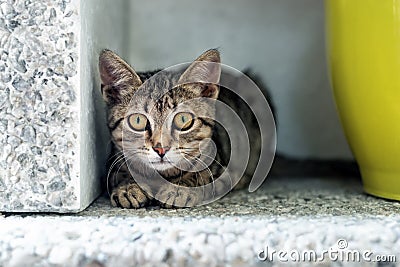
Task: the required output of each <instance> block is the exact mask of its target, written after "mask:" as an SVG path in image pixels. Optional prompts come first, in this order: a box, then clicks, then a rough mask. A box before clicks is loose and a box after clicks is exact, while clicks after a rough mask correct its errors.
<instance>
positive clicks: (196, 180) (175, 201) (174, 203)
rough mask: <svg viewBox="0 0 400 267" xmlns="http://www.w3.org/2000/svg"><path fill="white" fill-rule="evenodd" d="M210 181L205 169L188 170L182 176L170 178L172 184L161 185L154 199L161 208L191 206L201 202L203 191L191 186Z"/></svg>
mask: <svg viewBox="0 0 400 267" xmlns="http://www.w3.org/2000/svg"><path fill="white" fill-rule="evenodd" d="M210 181H211V177H210V175H209V174H208V173H207V172H206V171H202V172H188V173H186V174H185V175H183V176H182V177H179V178H176V179H173V180H171V181H170V182H171V183H172V184H168V185H165V186H163V187H161V188H160V190H159V191H158V193H157V195H156V199H157V200H158V201H159V203H160V206H161V207H163V208H174V207H180V208H183V207H193V206H196V205H198V204H200V203H201V202H202V200H203V199H204V192H203V191H201V190H193V189H191V188H193V187H198V186H202V185H205V184H208V183H209V182H210ZM174 185H179V186H181V187H182V188H177V187H176V186H174Z"/></svg>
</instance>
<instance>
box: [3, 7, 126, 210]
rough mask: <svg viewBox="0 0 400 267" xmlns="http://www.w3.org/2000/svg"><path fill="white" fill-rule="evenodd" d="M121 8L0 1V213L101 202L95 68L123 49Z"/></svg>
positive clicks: (102, 155) (103, 138)
mask: <svg viewBox="0 0 400 267" xmlns="http://www.w3.org/2000/svg"><path fill="white" fill-rule="evenodd" d="M125 5H126V1H123V0H116V1H109V0H96V1H94V0H85V1H81V0H13V1H11V0H0V133H1V134H0V146H1V147H2V149H1V150H0V211H25V212H26V211H40V212H44V211H51V212H76V211H80V210H82V209H84V208H85V207H87V206H88V205H89V204H90V203H91V202H92V201H93V200H94V199H95V198H96V197H97V196H98V195H99V193H100V176H101V175H102V173H103V172H104V169H105V161H106V157H107V152H106V149H107V144H108V139H107V131H108V130H107V129H106V124H105V122H104V121H103V120H104V117H105V116H104V105H102V101H101V99H100V82H99V79H98V76H99V74H98V69H97V64H98V62H97V61H98V55H99V51H100V50H101V49H104V48H111V49H115V50H121V49H122V47H123V46H124V40H123V36H124V35H123V34H122V28H123V25H124V22H123V21H124V16H123V14H124V11H125V10H126V8H125ZM118 38H120V39H118ZM102 119H103V120H102Z"/></svg>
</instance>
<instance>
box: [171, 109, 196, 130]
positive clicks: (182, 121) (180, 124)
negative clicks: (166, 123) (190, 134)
mask: <svg viewBox="0 0 400 267" xmlns="http://www.w3.org/2000/svg"><path fill="white" fill-rule="evenodd" d="M193 123H194V116H193V114H192V113H189V112H181V113H178V114H176V115H175V117H174V126H175V127H176V128H177V129H178V130H181V131H186V130H189V129H190V128H191V127H192V126H193Z"/></svg>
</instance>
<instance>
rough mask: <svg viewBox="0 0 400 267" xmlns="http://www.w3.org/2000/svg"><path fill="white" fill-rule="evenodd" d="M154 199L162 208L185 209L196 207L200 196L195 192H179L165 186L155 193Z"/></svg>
mask: <svg viewBox="0 0 400 267" xmlns="http://www.w3.org/2000/svg"><path fill="white" fill-rule="evenodd" d="M156 199H157V200H158V201H159V202H160V206H161V207H163V208H167V209H170V208H185V207H193V206H195V205H198V204H199V203H200V201H201V199H202V194H199V193H198V192H197V191H196V190H180V189H177V188H176V187H173V186H165V187H162V188H161V189H160V191H159V192H158V193H157V195H156Z"/></svg>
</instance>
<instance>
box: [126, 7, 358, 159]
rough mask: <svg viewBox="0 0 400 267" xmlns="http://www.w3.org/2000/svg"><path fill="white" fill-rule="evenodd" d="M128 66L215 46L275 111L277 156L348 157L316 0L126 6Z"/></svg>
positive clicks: (173, 59)
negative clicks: (252, 77)
mask: <svg viewBox="0 0 400 267" xmlns="http://www.w3.org/2000/svg"><path fill="white" fill-rule="evenodd" d="M130 6H131V10H130V12H131V13H130V25H129V26H130V28H129V39H130V43H129V45H130V47H129V52H128V54H129V57H128V60H129V62H130V63H131V64H132V65H133V66H134V67H135V68H136V69H137V70H150V69H155V68H162V67H167V66H170V65H173V64H176V63H181V62H187V61H189V60H192V59H194V58H195V57H197V55H199V54H200V53H202V52H203V51H205V50H207V49H209V48H215V47H218V48H220V51H221V53H222V60H223V63H225V64H228V65H230V66H232V67H235V68H237V69H243V68H245V67H251V68H252V69H253V70H254V71H255V72H257V73H258V74H260V75H261V76H262V77H263V79H264V80H265V81H266V82H267V83H268V85H269V87H270V90H271V93H272V96H273V100H274V103H275V106H276V107H277V114H278V121H279V125H278V127H279V129H278V151H280V152H282V153H285V154H287V155H290V156H295V157H320V158H349V157H351V153H350V151H349V149H348V146H347V143H346V141H345V138H344V135H343V133H342V129H341V126H340V124H339V120H338V117H337V114H336V111H335V106H334V102H333V99H332V93H331V91H330V87H329V81H328V77H327V69H326V61H325V54H324V53H325V51H324V48H325V47H324V46H325V44H324V12H323V1H321V0H279V1H277V0H250V1H241V0H219V1H213V0H203V1H186V0H173V1H162V0H151V1H138V0H133V1H131V2H130Z"/></svg>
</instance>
